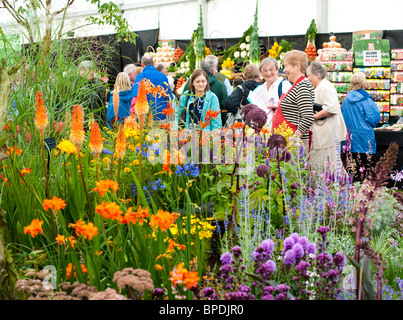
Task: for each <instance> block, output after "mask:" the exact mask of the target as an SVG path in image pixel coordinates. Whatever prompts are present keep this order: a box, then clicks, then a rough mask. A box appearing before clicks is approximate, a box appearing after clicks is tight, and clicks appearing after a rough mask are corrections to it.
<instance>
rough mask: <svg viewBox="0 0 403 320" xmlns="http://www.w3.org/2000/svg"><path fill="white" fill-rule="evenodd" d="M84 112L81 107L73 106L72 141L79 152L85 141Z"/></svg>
mask: <svg viewBox="0 0 403 320" xmlns="http://www.w3.org/2000/svg"><path fill="white" fill-rule="evenodd" d="M84 133H85V132H84V111H83V108H82V107H81V106H79V105H77V104H76V105H74V106H73V115H72V118H71V131H70V141H71V142H72V143H73V144H74V146H75V147H76V148H77V150H78V151H80V148H81V145H82V143H83V141H84Z"/></svg>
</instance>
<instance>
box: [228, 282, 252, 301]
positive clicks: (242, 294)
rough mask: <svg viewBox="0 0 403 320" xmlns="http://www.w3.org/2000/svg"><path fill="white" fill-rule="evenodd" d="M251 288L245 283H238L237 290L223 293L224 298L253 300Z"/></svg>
mask: <svg viewBox="0 0 403 320" xmlns="http://www.w3.org/2000/svg"><path fill="white" fill-rule="evenodd" d="M251 290H252V289H251V288H250V287H249V286H247V285H245V284H243V283H242V284H240V285H239V288H238V290H237V291H234V292H229V293H227V294H226V295H225V300H255V296H254V295H253V294H251Z"/></svg>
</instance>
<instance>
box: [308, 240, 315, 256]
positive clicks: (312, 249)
mask: <svg viewBox="0 0 403 320" xmlns="http://www.w3.org/2000/svg"><path fill="white" fill-rule="evenodd" d="M307 252H308V254H313V255H316V244H315V243H313V242H311V243H310V244H308V249H307Z"/></svg>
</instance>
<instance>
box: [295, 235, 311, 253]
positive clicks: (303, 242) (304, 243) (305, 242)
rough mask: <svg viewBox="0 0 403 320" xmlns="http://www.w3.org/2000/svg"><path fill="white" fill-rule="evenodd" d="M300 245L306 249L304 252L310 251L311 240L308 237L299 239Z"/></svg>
mask: <svg viewBox="0 0 403 320" xmlns="http://www.w3.org/2000/svg"><path fill="white" fill-rule="evenodd" d="M298 243H299V244H300V245H301V246H302V248H304V250H307V249H308V244H309V240H308V238H307V237H305V236H302V237H300V238H299V240H298Z"/></svg>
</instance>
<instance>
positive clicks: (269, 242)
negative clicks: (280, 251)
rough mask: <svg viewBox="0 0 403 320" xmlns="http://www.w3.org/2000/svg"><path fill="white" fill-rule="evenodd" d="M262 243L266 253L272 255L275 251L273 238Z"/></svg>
mask: <svg viewBox="0 0 403 320" xmlns="http://www.w3.org/2000/svg"><path fill="white" fill-rule="evenodd" d="M260 245H261V246H262V247H263V248H264V250H265V252H266V253H267V254H268V255H269V257H270V256H271V254H272V253H273V250H274V243H273V240H271V239H266V240H263V241H262V243H261V244H260Z"/></svg>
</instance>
